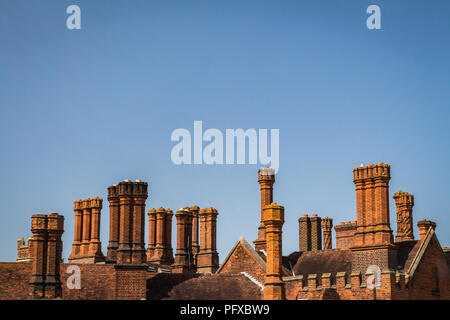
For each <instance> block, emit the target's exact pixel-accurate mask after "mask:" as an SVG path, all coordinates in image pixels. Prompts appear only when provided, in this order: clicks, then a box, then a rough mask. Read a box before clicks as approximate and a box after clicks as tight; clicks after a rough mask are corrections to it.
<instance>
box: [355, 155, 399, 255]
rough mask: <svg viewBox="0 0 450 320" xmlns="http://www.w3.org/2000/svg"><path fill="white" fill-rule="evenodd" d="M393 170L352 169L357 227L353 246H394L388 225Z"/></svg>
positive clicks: (384, 167)
mask: <svg viewBox="0 0 450 320" xmlns="http://www.w3.org/2000/svg"><path fill="white" fill-rule="evenodd" d="M390 170H391V167H390V166H389V165H387V164H384V163H379V164H377V165H373V164H371V165H369V166H365V167H358V168H355V169H353V182H354V183H355V187H356V217H357V219H356V220H357V226H356V228H357V229H356V232H355V236H354V246H356V247H363V246H367V245H380V244H392V243H393V242H394V241H393V236H392V230H391V228H390V223H389V180H390V179H391V173H390Z"/></svg>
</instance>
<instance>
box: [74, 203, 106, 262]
mask: <svg viewBox="0 0 450 320" xmlns="http://www.w3.org/2000/svg"><path fill="white" fill-rule="evenodd" d="M102 204H103V200H102V199H100V198H99V197H95V198H92V199H85V200H77V201H74V212H75V234H74V241H73V244H72V253H71V254H70V256H69V261H70V262H72V263H97V262H102V261H104V260H105V257H104V256H103V253H102V243H101V241H100V215H101V210H102Z"/></svg>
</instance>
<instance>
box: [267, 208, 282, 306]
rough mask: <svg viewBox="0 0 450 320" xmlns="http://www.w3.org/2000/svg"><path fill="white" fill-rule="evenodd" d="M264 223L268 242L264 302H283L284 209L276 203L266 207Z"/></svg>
mask: <svg viewBox="0 0 450 320" xmlns="http://www.w3.org/2000/svg"><path fill="white" fill-rule="evenodd" d="M263 222H264V226H265V230H266V241H267V259H266V276H265V282H264V300H282V299H285V293H284V283H283V281H282V280H281V263H282V227H283V224H284V207H282V206H279V205H277V204H276V203H272V204H269V205H267V206H265V207H264V216H263Z"/></svg>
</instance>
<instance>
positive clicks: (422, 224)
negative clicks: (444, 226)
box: [417, 219, 436, 240]
mask: <svg viewBox="0 0 450 320" xmlns="http://www.w3.org/2000/svg"><path fill="white" fill-rule="evenodd" d="M417 227H418V228H419V236H420V240H423V239H424V238H425V236H426V235H427V233H428V230H429V229H430V228H433V229H435V228H436V223H435V222H433V221H430V220H427V219H423V220H420V221H419V222H418V223H417Z"/></svg>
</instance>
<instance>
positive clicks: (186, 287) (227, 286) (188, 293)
mask: <svg viewBox="0 0 450 320" xmlns="http://www.w3.org/2000/svg"><path fill="white" fill-rule="evenodd" d="M150 290H151V289H150ZM163 299H164V300H261V299H262V291H261V289H260V287H258V285H256V284H255V283H253V282H252V281H251V280H250V279H248V278H247V277H246V276H244V275H231V274H213V275H202V276H198V277H193V278H190V279H187V280H185V281H182V282H180V283H179V284H177V285H175V286H173V287H172V288H171V289H170V291H169V292H168V293H167V296H166V297H164V298H163Z"/></svg>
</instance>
